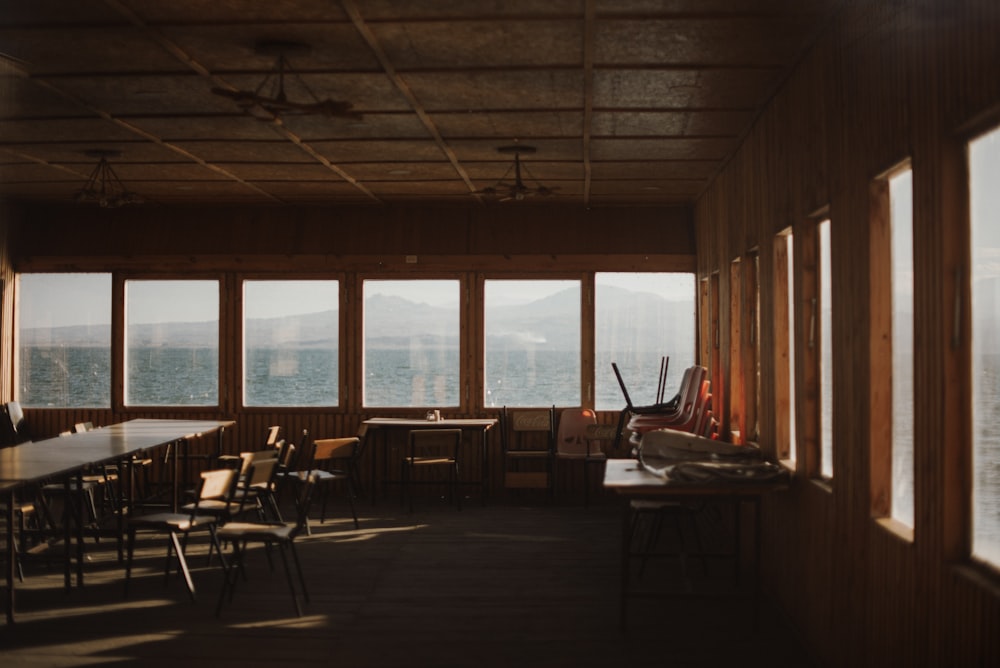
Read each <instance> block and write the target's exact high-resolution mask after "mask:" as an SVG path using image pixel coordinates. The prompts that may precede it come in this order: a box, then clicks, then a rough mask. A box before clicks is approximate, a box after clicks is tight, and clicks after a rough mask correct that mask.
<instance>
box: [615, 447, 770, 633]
mask: <svg viewBox="0 0 1000 668" xmlns="http://www.w3.org/2000/svg"><path fill="white" fill-rule="evenodd" d="M786 487H787V484H786V483H784V482H780V483H776V482H725V481H719V482H712V483H677V482H672V481H668V480H665V479H664V478H661V477H659V476H656V475H653V474H652V473H649V472H648V471H646V470H644V469H643V468H642V467H641V466H640V465H639V462H638V461H637V460H635V459H609V460H608V462H607V466H606V467H605V469H604V488H605V489H607V490H609V491H612V492H614V493H616V494H617V495H618V496H620V497H622V498H623V499H624V500H625V501H626V503H625V504H624V514H623V522H622V536H621V593H620V602H619V623H620V625H621V628H622V630H625V629H626V627H627V612H628V599H629V597H630V596H635V595H639V594H640V593H641V592H633V590H632V582H631V562H632V557H633V553H632V545H631V538H632V536H631V528H632V525H631V522H632V519H633V518H632V508H631V502H632V501H692V500H714V501H719V500H732V501H734V502H735V503H737V506H738V505H739V504H740V503H741V502H749V503H750V504H751V505H752V507H753V524H754V527H753V533H752V534H751V538H752V548H751V550H752V552H753V556H752V559H753V564H752V566H753V574H752V578H753V583H752V588H753V589H752V594H751V595H752V598H753V605H754V608H755V610H756V609H757V608H758V604H759V597H760V582H759V569H760V500H761V498H762V497H763V496H765V495H767V494H771V493H773V492H775V491H778V490H781V489H785V488H786ZM738 511H739V508H737V512H738ZM740 542H741V541H740V540H739V539H737V546H736V549H737V550H739V549H740V547H741V546H740V544H739V543H740ZM755 618H756V615H755Z"/></svg>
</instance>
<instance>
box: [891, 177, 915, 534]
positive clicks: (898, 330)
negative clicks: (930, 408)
mask: <svg viewBox="0 0 1000 668" xmlns="http://www.w3.org/2000/svg"><path fill="white" fill-rule="evenodd" d="M889 201H890V203H889V206H890V211H891V212H892V220H891V224H892V517H893V518H895V519H897V520H899V521H900V522H903V523H905V524H906V525H908V526H911V527H912V526H913V417H914V415H913V172H911V171H910V170H906V171H905V172H901V173H900V174H898V175H896V176H894V177H892V178H890V179H889Z"/></svg>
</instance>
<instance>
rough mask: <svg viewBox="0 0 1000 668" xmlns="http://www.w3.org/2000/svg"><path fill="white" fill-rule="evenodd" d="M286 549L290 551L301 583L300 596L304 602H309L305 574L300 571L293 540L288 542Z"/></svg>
mask: <svg viewBox="0 0 1000 668" xmlns="http://www.w3.org/2000/svg"><path fill="white" fill-rule="evenodd" d="M288 549H289V550H290V551H291V553H292V561H294V562H295V570H296V571H298V574H299V584H300V585H302V598H303V599H305V602H306V603H309V588H308V587H306V576H305V574H304V573H303V572H302V563H301V562H300V561H299V553H298V550H296V549H295V541H292V542H290V543H288Z"/></svg>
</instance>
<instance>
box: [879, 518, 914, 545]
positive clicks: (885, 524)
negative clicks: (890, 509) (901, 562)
mask: <svg viewBox="0 0 1000 668" xmlns="http://www.w3.org/2000/svg"><path fill="white" fill-rule="evenodd" d="M875 523H876V524H878V525H879V526H880V527H882V528H883V529H885V530H886V532H888V533H889V534H891V535H893V536H895V537H896V538H898V539H899V540H901V541H903V542H906V543H909V544H910V545H912V544H913V527H910V526H907V525H905V524H903V523H902V522H900V521H899V520H896V519H893V518H891V517H876V518H875Z"/></svg>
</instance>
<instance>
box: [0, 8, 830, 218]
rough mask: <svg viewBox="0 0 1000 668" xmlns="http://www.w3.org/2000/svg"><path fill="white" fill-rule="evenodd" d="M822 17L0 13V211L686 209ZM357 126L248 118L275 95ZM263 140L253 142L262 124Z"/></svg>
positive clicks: (370, 11) (783, 11)
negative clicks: (329, 109)
mask: <svg viewBox="0 0 1000 668" xmlns="http://www.w3.org/2000/svg"><path fill="white" fill-rule="evenodd" d="M840 4H841V0H663V1H654V0H537V1H536V0H409V1H407V0H343V1H341V2H337V1H336V0H284V1H269V2H265V1H261V0H212V1H211V2H205V1H204V0H169V1H164V0H31V1H30V2H25V1H23V0H0V197H6V198H9V199H13V200H29V201H38V200H44V201H64V202H70V201H73V199H74V196H75V194H76V193H77V192H78V191H80V190H81V189H82V188H83V186H84V184H85V182H86V179H87V177H88V176H89V175H90V173H91V172H92V171H93V169H94V167H95V166H96V164H97V158H95V157H93V154H92V152H93V151H94V150H95V149H97V150H101V151H112V152H114V153H113V157H112V158H111V160H110V163H111V166H112V168H113V170H114V171H115V173H116V174H117V176H118V177H120V179H121V180H122V182H124V184H125V187H126V188H127V189H128V190H129V191H134V192H136V193H138V194H139V195H141V196H142V197H143V198H144V199H145V201H146V202H147V203H154V204H155V203H162V204H170V203H240V204H247V203H249V204H255V203H261V204H266V203H270V204H296V205H304V204H341V203H350V204H359V203H364V202H371V203H386V204H394V203H410V204H412V203H421V202H434V203H436V204H437V203H447V202H452V203H460V204H470V203H477V202H481V203H483V204H487V203H489V202H490V201H491V200H492V199H493V198H491V197H489V196H487V195H484V194H482V193H480V191H481V190H483V189H485V188H488V187H490V186H493V185H495V184H496V183H497V182H498V181H500V180H501V179H504V180H506V181H511V180H513V172H508V170H509V168H510V167H511V166H512V164H513V156H512V155H510V154H504V153H501V152H498V150H497V149H498V147H502V146H508V145H514V144H517V145H521V146H524V145H528V146H531V147H534V148H535V152H534V153H533V154H523V155H522V156H521V159H522V164H523V166H524V168H525V173H524V174H523V175H522V181H523V183H524V184H525V185H526V186H527V187H534V186H536V185H538V184H541V185H543V186H544V187H546V188H548V189H551V190H552V192H551V194H549V195H548V196H547V197H546V200H547V201H548V202H554V203H557V204H563V203H565V204H575V205H585V206H605V205H627V204H641V205H659V204H663V205H672V204H685V203H690V202H692V201H693V200H694V199H695V198H696V197H697V196H698V195H699V194H700V193H701V192H702V190H703V189H704V188H705V187H706V185H707V184H708V182H709V181H710V180H711V178H712V177H713V175H715V174H716V173H717V172H718V170H719V169H720V168H721V167H722V165H723V164H724V163H725V161H726V160H727V159H728V157H729V156H730V155H732V154H733V152H734V151H735V149H736V147H737V146H738V144H739V142H740V140H741V138H742V137H743V136H744V135H745V134H746V132H747V131H748V130H749V128H750V127H751V126H752V124H753V123H754V120H755V118H756V117H757V115H758V113H759V112H760V111H761V109H762V108H763V106H764V105H766V104H767V102H768V101H769V99H770V98H771V96H772V95H773V94H774V92H775V91H776V89H777V88H778V87H779V86H780V85H781V83H782V81H783V80H784V79H785V77H786V76H787V75H788V73H789V72H790V70H791V68H793V67H794V65H795V64H796V62H797V61H798V60H799V59H800V58H801V57H802V55H803V54H804V53H805V52H806V51H807V50H808V48H809V46H810V44H811V43H812V42H813V41H814V40H815V39H816V37H817V35H818V34H819V33H820V31H822V30H823V29H824V27H825V26H826V25H827V24H828V23H829V21H830V20H831V17H832V15H833V14H834V13H835V12H836V10H837V8H838V7H839V6H840ZM274 41H282V42H294V43H297V44H300V45H306V46H307V47H308V49H299V50H295V51H288V52H287V58H288V61H289V65H290V67H291V68H292V70H293V71H294V72H295V74H296V75H297V78H296V77H293V76H291V75H290V74H289V75H286V78H285V82H286V86H285V87H286V92H287V95H288V97H289V98H290V99H297V100H301V101H312V100H310V99H309V97H308V93H307V92H305V91H304V90H303V89H300V88H298V83H299V81H300V80H301V81H303V82H305V84H306V85H307V86H308V88H309V89H310V90H311V91H312V92H313V94H315V95H316V96H317V97H318V98H321V99H322V98H332V99H334V100H340V101H348V102H350V103H351V104H352V105H353V110H354V111H356V112H359V113H360V114H361V118H360V120H358V119H350V118H342V117H332V118H331V117H325V116H317V115H308V116H304V115H290V114H283V115H281V116H280V117H278V118H277V119H275V118H274V117H272V116H270V115H267V114H261V113H260V112H258V113H257V114H256V115H254V114H251V113H248V112H246V111H244V110H243V109H241V108H240V107H239V106H238V105H237V103H236V102H235V101H234V100H233V99H231V98H230V97H226V96H224V95H219V94H216V93H213V88H219V89H222V90H225V91H230V92H232V91H237V90H251V91H252V90H254V89H256V88H257V87H258V86H259V85H260V84H261V83H262V82H263V81H264V79H265V77H267V76H268V74H269V73H271V72H273V69H274V67H275V62H276V58H275V55H274V54H273V52H271V51H269V52H267V53H264V52H262V51H261V49H260V48H259V46H260V44H261V43H263V42H274ZM262 115H263V116H265V119H264V120H262V119H261V118H259V116H262Z"/></svg>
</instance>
